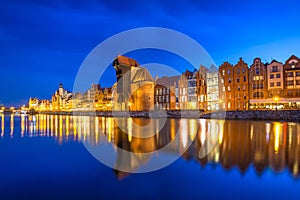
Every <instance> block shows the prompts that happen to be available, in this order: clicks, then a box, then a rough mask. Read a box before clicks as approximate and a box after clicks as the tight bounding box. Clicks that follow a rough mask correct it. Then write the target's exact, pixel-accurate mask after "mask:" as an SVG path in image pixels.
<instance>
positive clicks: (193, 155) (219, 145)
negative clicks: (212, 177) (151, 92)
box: [0, 114, 300, 177]
mask: <svg viewBox="0 0 300 200" xmlns="http://www.w3.org/2000/svg"><path fill="white" fill-rule="evenodd" d="M0 118H1V120H0V122H1V134H0V135H1V137H2V138H6V137H9V138H14V137H53V138H56V140H57V142H58V143H60V144H61V143H64V142H65V141H76V142H77V141H79V138H80V139H81V140H82V141H83V142H86V143H89V144H90V145H91V146H95V147H97V146H98V145H103V144H107V143H112V144H114V145H117V146H118V147H120V149H119V150H118V151H117V160H115V162H116V164H117V165H120V166H122V167H126V169H128V171H134V170H137V169H138V168H139V167H140V166H141V165H146V164H147V163H148V162H149V161H150V158H151V157H149V154H146V155H145V154H143V153H151V152H153V151H155V150H158V149H162V148H164V147H165V146H166V145H168V144H169V143H170V142H171V141H176V142H175V143H174V145H170V146H169V147H168V148H166V149H164V150H163V152H164V153H167V154H168V155H173V156H175V157H176V156H177V155H178V154H179V152H184V150H185V149H186V148H188V149H187V150H186V151H185V152H184V154H183V157H184V158H185V159H187V160H190V159H194V160H197V161H198V162H199V163H200V164H201V165H206V164H208V163H215V164H216V163H220V164H221V165H222V167H223V168H224V169H234V168H235V167H237V168H238V169H239V170H240V172H241V173H246V172H247V169H248V168H249V167H250V165H251V164H252V165H253V166H254V168H255V171H256V172H257V174H260V175H261V174H263V173H264V172H265V170H266V169H267V168H271V169H272V170H273V171H274V172H281V171H282V170H284V169H285V168H287V169H288V170H289V171H290V172H291V174H292V175H293V176H294V177H298V176H299V175H300V171H299V167H300V124H299V123H287V122H283V123H281V122H272V123H268V122H267V123H266V122H259V121H242V122H241V121H228V120H227V121H222V120H205V119H199V120H197V119H181V120H180V119H168V120H167V121H166V123H165V124H164V126H162V128H161V129H159V128H158V127H160V125H161V124H160V123H161V121H160V120H159V119H156V120H154V122H155V123H153V124H152V125H150V129H151V130H153V131H154V132H155V133H156V132H157V131H158V133H157V134H155V135H153V136H151V137H148V138H138V137H136V136H135V135H133V133H134V134H137V135H139V134H142V131H143V129H142V127H144V126H146V125H148V124H149V122H150V121H151V119H142V118H136V119H134V118H133V119H126V118H115V119H114V118H105V117H93V116H62V115H61V116H59V115H42V114H40V115H33V116H32V115H30V116H28V115H21V116H14V115H11V116H4V115H0ZM4 118H6V119H4ZM17 118H20V119H17ZM17 123H20V127H21V128H20V129H18V128H14V127H17V126H18V125H17ZM120 124H121V125H122V127H127V129H126V130H121V129H120V128H119V127H118V125H120ZM135 124H136V125H138V126H134V125H135ZM6 126H7V127H6ZM190 143H191V146H188V145H189V144H190ZM114 148H115V147H114ZM121 149H123V150H125V151H129V152H132V153H133V154H132V155H131V157H130V159H129V160H126V158H129V157H126V156H125V157H123V156H124V155H125V154H126V153H125V152H124V151H121ZM124 153H125V154H124ZM123 154H124V155H123ZM121 174H122V173H121ZM121 174H120V175H121Z"/></svg>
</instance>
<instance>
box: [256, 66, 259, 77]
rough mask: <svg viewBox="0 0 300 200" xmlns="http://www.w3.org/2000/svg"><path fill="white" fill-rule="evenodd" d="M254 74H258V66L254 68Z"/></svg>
mask: <svg viewBox="0 0 300 200" xmlns="http://www.w3.org/2000/svg"><path fill="white" fill-rule="evenodd" d="M255 74H256V75H258V74H259V68H258V67H257V68H255Z"/></svg>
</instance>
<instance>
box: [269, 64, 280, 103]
mask: <svg viewBox="0 0 300 200" xmlns="http://www.w3.org/2000/svg"><path fill="white" fill-rule="evenodd" d="M267 73H268V93H269V95H268V98H274V97H278V98H283V97H284V76H283V64H282V63H281V62H278V61H276V60H272V62H271V63H270V64H268V65H267Z"/></svg>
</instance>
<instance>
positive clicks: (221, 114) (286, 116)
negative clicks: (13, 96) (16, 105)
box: [38, 110, 300, 121]
mask: <svg viewBox="0 0 300 200" xmlns="http://www.w3.org/2000/svg"><path fill="white" fill-rule="evenodd" d="M38 113H40V114H50V115H76V116H81V115H83V116H103V117H140V118H164V117H168V118H194V119H195V118H196V119H197V118H203V119H240V120H247V119H248V120H249V119H251V120H283V121H300V110H277V111H276V110H248V111H216V112H203V111H200V110H169V111H150V112H149V111H139V112H133V111H131V112H125V111H113V112H111V111H94V112H93V111H83V112H78V111H76V112H67V111H61V112H53V111H52V112H45V111H44V112H38Z"/></svg>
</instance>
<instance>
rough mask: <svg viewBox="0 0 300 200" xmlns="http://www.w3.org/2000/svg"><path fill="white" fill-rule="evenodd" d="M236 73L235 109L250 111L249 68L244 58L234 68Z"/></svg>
mask: <svg viewBox="0 0 300 200" xmlns="http://www.w3.org/2000/svg"><path fill="white" fill-rule="evenodd" d="M233 72H234V88H233V89H234V92H235V94H234V95H235V96H234V109H235V110H248V109H249V68H248V64H247V63H245V62H244V61H243V59H242V58H240V59H239V62H238V63H237V64H236V65H235V66H234V68H233Z"/></svg>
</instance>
